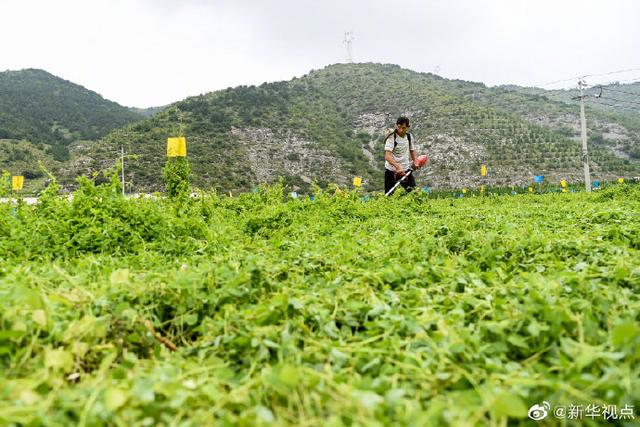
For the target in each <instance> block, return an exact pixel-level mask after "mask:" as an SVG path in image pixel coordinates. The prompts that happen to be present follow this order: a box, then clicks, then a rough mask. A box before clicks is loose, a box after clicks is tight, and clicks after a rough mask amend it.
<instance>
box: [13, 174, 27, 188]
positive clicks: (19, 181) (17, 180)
mask: <svg viewBox="0 0 640 427" xmlns="http://www.w3.org/2000/svg"><path fill="white" fill-rule="evenodd" d="M23 184H24V176H12V177H11V188H12V189H13V191H18V190H22V185H23Z"/></svg>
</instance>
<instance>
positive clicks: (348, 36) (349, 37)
mask: <svg viewBox="0 0 640 427" xmlns="http://www.w3.org/2000/svg"><path fill="white" fill-rule="evenodd" d="M353 40H355V37H354V36H353V31H347V32H346V33H344V40H343V41H342V43H344V44H346V45H347V62H348V63H352V62H353V50H352V48H353Z"/></svg>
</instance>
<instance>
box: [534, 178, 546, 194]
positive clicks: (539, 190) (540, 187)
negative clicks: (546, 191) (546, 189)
mask: <svg viewBox="0 0 640 427" xmlns="http://www.w3.org/2000/svg"><path fill="white" fill-rule="evenodd" d="M543 180H544V175H534V176H533V181H534V182H537V183H538V193H542V181H543Z"/></svg>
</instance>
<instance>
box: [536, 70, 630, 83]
mask: <svg viewBox="0 0 640 427" xmlns="http://www.w3.org/2000/svg"><path fill="white" fill-rule="evenodd" d="M631 71H640V68H627V69H625V70H616V71H609V72H607V73H601V74H586V75H583V76H575V77H571V78H568V79H561V80H554V81H552V82H548V83H542V84H537V85H534V87H545V86H551V85H554V84H558V83H564V82H570V81H576V80H577V79H580V78H586V77H602V76H611V75H614V74H620V73H629V72H631Z"/></svg>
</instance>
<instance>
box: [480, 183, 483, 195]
mask: <svg viewBox="0 0 640 427" xmlns="http://www.w3.org/2000/svg"><path fill="white" fill-rule="evenodd" d="M480 192H481V193H484V185H481V186H480Z"/></svg>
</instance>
